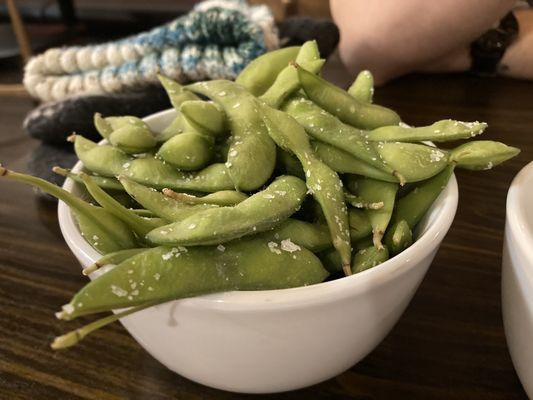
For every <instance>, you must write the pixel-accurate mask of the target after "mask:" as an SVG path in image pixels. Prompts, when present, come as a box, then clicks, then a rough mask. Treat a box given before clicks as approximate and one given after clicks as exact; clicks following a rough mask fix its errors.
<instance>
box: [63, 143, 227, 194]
mask: <svg viewBox="0 0 533 400" xmlns="http://www.w3.org/2000/svg"><path fill="white" fill-rule="evenodd" d="M70 140H72V141H74V151H75V152H76V155H77V156H78V158H79V159H80V161H81V162H82V163H83V165H84V167H85V168H87V169H88V170H89V171H91V172H95V173H98V174H100V175H103V176H113V177H114V176H118V175H125V176H127V177H129V178H130V179H132V180H134V181H136V182H139V183H143V184H146V185H150V186H152V187H155V188H158V189H163V188H171V189H174V190H195V191H199V192H217V191H219V190H229V189H233V182H232V180H231V179H230V177H229V173H228V171H227V169H226V166H225V165H224V164H220V163H216V164H211V165H209V166H207V167H205V168H204V169H202V170H200V171H195V172H180V171H177V170H176V169H175V168H174V167H172V166H171V165H170V164H167V163H165V162H163V161H161V160H159V159H156V158H154V157H151V156H149V157H144V158H134V157H131V156H129V155H127V154H125V153H124V152H122V151H121V150H119V149H117V148H114V147H113V146H109V145H97V144H96V143H94V142H92V141H90V140H88V139H85V138H83V137H82V136H79V135H74V136H71V139H70Z"/></svg>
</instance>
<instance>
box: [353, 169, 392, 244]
mask: <svg viewBox="0 0 533 400" xmlns="http://www.w3.org/2000/svg"><path fill="white" fill-rule="evenodd" d="M397 191H398V184H396V183H389V182H382V181H378V180H375V179H371V178H359V179H358V180H357V193H358V194H359V195H360V196H361V197H363V198H364V199H366V200H367V201H369V202H383V207H381V208H379V209H377V210H376V209H374V210H373V209H366V210H365V212H366V214H367V215H368V218H369V220H370V223H371V225H372V234H373V241H374V246H376V247H378V248H380V247H382V244H381V239H382V238H383V235H384V234H385V230H386V229H387V226H388V225H389V221H390V219H391V217H392V211H393V209H394V202H395V199H396V192H397Z"/></svg>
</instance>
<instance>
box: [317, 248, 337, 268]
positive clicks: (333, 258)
mask: <svg viewBox="0 0 533 400" xmlns="http://www.w3.org/2000/svg"><path fill="white" fill-rule="evenodd" d="M318 258H320V261H322V265H323V266H324V268H325V269H326V270H327V271H328V272H329V273H332V274H335V273H337V272H342V261H341V257H340V255H339V252H338V251H337V250H335V249H334V248H331V249H327V250H324V251H322V252H321V253H319V254H318Z"/></svg>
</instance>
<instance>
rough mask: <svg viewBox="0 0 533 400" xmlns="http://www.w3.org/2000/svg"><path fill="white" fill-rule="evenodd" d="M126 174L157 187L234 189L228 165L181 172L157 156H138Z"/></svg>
mask: <svg viewBox="0 0 533 400" xmlns="http://www.w3.org/2000/svg"><path fill="white" fill-rule="evenodd" d="M122 173H123V174H124V175H125V176H127V177H128V178H130V179H133V180H134V181H136V182H139V183H146V184H149V185H150V186H152V187H154V188H156V189H164V188H171V189H174V190H195V191H198V192H208V193H210V192H217V191H219V190H230V189H233V182H232V181H231V179H230V177H229V174H228V171H227V169H226V166H225V165H224V164H219V163H217V164H211V165H209V166H207V167H205V168H204V169H202V170H200V171H195V172H180V171H176V170H175V169H174V168H173V167H171V166H170V165H169V164H165V163H163V162H162V161H160V160H157V159H155V158H151V157H149V158H137V159H135V160H134V161H132V162H131V164H130V165H129V166H128V167H125V168H124V170H123V172H122Z"/></svg>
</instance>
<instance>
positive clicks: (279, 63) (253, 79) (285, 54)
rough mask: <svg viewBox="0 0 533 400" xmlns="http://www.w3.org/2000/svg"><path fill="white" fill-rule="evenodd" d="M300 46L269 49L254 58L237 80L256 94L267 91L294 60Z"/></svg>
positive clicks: (259, 94) (257, 95)
mask: <svg viewBox="0 0 533 400" xmlns="http://www.w3.org/2000/svg"><path fill="white" fill-rule="evenodd" d="M299 51H300V46H292V47H284V48H282V49H278V50H274V51H269V52H268V53H265V54H263V55H261V56H259V57H257V58H256V59H255V60H252V62H250V63H249V64H248V65H247V66H246V67H245V68H244V69H243V70H242V71H241V72H240V73H239V75H238V76H237V79H235V82H236V83H238V84H239V85H241V86H244V87H245V88H246V89H247V90H248V91H249V92H250V93H252V94H253V95H254V96H256V97H259V96H261V95H262V94H263V93H265V92H266V91H267V90H268V88H269V87H270V86H272V84H273V83H274V81H275V80H276V77H277V76H278V74H279V73H280V72H281V71H282V70H283V69H284V68H285V67H286V66H287V65H288V64H289V62H291V61H294V60H295V59H296V56H297V55H298V52H299Z"/></svg>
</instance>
